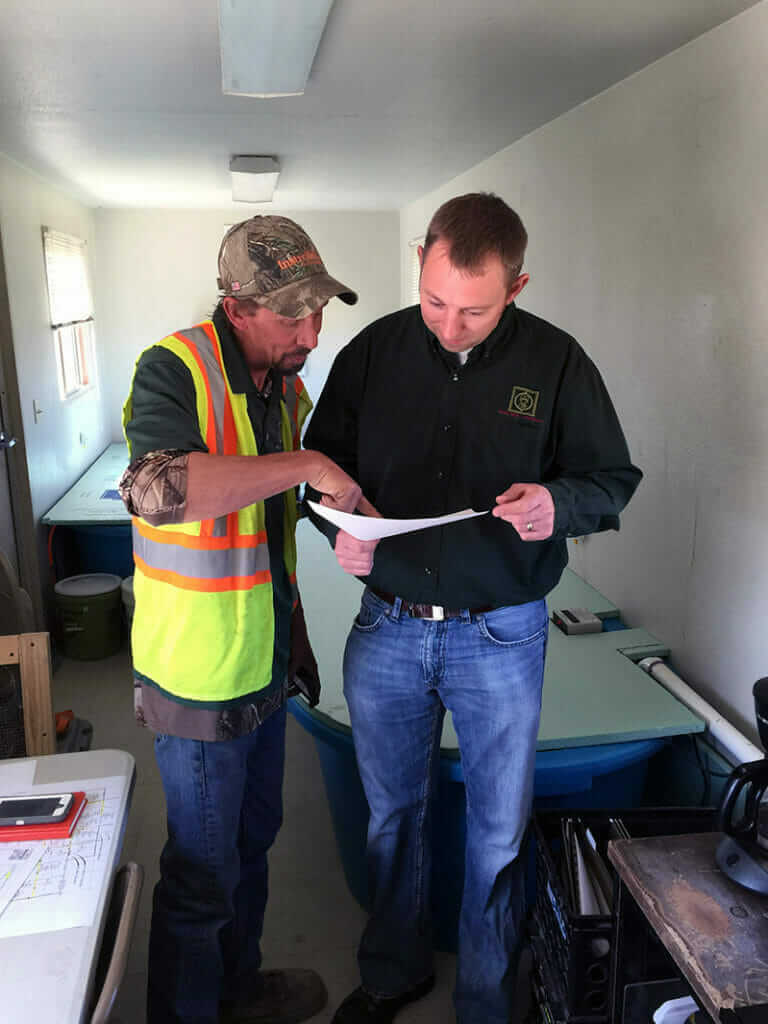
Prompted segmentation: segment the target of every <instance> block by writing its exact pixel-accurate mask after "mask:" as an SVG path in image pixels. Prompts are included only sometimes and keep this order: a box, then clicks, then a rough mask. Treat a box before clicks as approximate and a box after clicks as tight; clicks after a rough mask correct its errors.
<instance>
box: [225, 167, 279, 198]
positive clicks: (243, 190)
mask: <svg viewBox="0 0 768 1024" xmlns="http://www.w3.org/2000/svg"><path fill="white" fill-rule="evenodd" d="M229 170H230V173H231V175H232V199H233V201H234V202H236V203H270V202H272V196H273V194H274V191H275V186H276V185H277V179H278V178H279V177H280V164H279V163H278V161H277V160H276V159H275V158H274V157H273V156H233V157H232V159H231V160H230V161H229Z"/></svg>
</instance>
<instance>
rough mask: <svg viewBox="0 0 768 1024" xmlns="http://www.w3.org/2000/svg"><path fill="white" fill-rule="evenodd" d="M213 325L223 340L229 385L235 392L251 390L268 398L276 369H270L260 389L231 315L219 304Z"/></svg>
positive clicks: (221, 340) (223, 353) (222, 349)
mask: <svg viewBox="0 0 768 1024" xmlns="http://www.w3.org/2000/svg"><path fill="white" fill-rule="evenodd" d="M213 326H214V327H215V328H216V333H217V334H218V336H219V341H220V342H221V355H222V358H223V359H224V370H225V372H226V374H227V379H228V380H229V386H230V387H231V388H232V391H233V392H234V393H235V394H239V395H244V394H246V393H247V392H249V391H255V392H256V393H257V394H260V395H262V396H263V397H265V398H267V397H268V396H269V394H270V392H271V390H272V387H273V386H274V384H275V377H276V374H275V371H274V370H269V372H268V373H267V376H266V378H265V380H264V388H263V389H262V390H261V391H259V389H258V388H257V387H256V385H255V384H254V383H253V378H252V377H251V374H250V371H249V369H248V364H247V363H246V361H245V359H244V357H243V353H242V352H241V350H240V346H239V345H238V343H237V338H236V337H235V334H234V331H233V330H232V325H231V324H230V322H229V317H228V316H227V314H226V313H225V312H224V309H223V308H222V307H221V306H219V307H218V308H217V309H216V311H215V312H214V314H213Z"/></svg>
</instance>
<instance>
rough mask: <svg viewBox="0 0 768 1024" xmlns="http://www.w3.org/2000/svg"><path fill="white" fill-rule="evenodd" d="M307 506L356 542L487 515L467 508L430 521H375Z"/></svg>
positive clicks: (318, 505)
mask: <svg viewBox="0 0 768 1024" xmlns="http://www.w3.org/2000/svg"><path fill="white" fill-rule="evenodd" d="M308 504H309V506H310V508H312V509H313V511H315V512H317V514H318V515H319V516H322V517H323V518H324V519H327V520H328V521H329V522H330V523H333V525H334V526H338V527H339V529H341V530H344V531H345V532H346V533H351V534H352V536H353V537H357V539H358V540H381V538H382V537H394V536H396V535H397V534H399V533H412V532H413V531H414V530H426V529H427V528H428V527H429V526H447V525H448V523H457V522H459V520H461V519H472V518H473V517H474V516H485V515H488V512H487V511H485V512H475V511H474V510H473V509H471V508H467V509H464V511H463V512H451V513H450V514H449V515H447V516H434V517H433V518H431V519H377V518H376V517H375V516H356V515H353V514H352V513H350V512H338V511H337V510H336V509H334V508H326V506H325V505H320V504H319V503H318V502H316V501H310V502H308Z"/></svg>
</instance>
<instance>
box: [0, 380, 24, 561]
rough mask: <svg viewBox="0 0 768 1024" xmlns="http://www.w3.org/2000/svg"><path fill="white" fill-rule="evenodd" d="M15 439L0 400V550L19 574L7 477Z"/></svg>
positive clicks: (2, 391)
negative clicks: (10, 431) (7, 423)
mask: <svg viewBox="0 0 768 1024" xmlns="http://www.w3.org/2000/svg"><path fill="white" fill-rule="evenodd" d="M3 394H5V385H4V383H3V366H2V362H0V395H3ZM15 444H16V439H15V438H14V437H12V436H11V435H10V433H9V432H8V431H7V430H6V429H5V419H4V417H3V407H2V402H0V551H2V552H3V553H4V555H5V557H6V558H7V559H8V561H9V562H10V563H11V565H12V566H13V568H14V571H15V572H16V575H17V576H18V574H19V553H18V551H17V549H16V531H15V529H14V524H13V508H12V506H11V484H10V480H9V477H8V458H9V455H11V454H12V453H13V448H14V447H15Z"/></svg>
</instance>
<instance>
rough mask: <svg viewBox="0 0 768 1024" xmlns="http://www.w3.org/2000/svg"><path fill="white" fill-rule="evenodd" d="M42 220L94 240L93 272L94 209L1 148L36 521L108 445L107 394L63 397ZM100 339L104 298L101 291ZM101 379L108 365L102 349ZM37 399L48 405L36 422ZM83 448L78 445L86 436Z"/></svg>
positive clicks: (3, 213)
mask: <svg viewBox="0 0 768 1024" xmlns="http://www.w3.org/2000/svg"><path fill="white" fill-rule="evenodd" d="M43 225H45V226H47V227H50V228H54V229H56V230H57V231H64V232H66V233H68V234H71V235H77V236H78V237H80V238H84V239H85V240H86V241H87V242H88V247H87V251H88V259H89V264H90V266H91V271H92V270H93V264H94V253H93V245H94V232H93V211H92V210H90V209H88V208H87V207H84V206H82V205H81V204H80V203H77V202H75V201H74V200H72V199H70V198H68V197H67V196H66V195H64V194H63V193H62V192H59V191H58V190H57V189H55V188H52V187H51V186H49V185H47V184H45V183H44V182H43V181H41V180H40V179H39V178H37V177H36V176H35V175H33V174H32V173H30V172H29V171H27V170H25V169H24V168H21V167H19V166H18V164H15V163H13V162H12V161H10V160H8V159H6V158H5V157H4V156H2V154H0V233H2V241H3V255H4V259H5V272H6V276H7V279H8V300H9V305H10V311H11V327H12V331H13V340H14V353H15V357H16V367H17V373H18V383H19V394H20V398H21V408H22V417H23V427H24V437H25V441H26V446H27V463H28V467H29V477H30V488H31V492H32V506H33V512H34V516H35V519H36V520H37V519H39V517H40V516H41V515H43V514H44V513H45V512H47V511H48V509H49V508H50V507H51V505H53V504H54V503H55V502H56V501H57V500H58V499H59V498H60V497H61V495H62V494H63V493H64V492H65V491H66V490H67V489H68V488H69V487H70V486H71V485H72V484H73V483H74V481H75V480H76V479H77V478H78V477H79V476H80V475H81V474H82V473H83V472H84V471H85V469H86V468H87V467H88V466H89V465H90V463H91V462H93V460H94V459H95V458H96V456H97V455H99V454H100V452H101V451H102V450H103V449H104V447H105V446H106V444H107V440H108V436H107V433H106V428H105V423H104V417H103V415H102V409H101V392H100V388H99V387H98V386H97V387H96V388H95V389H93V390H91V391H89V392H87V393H86V394H84V395H82V396H80V397H78V398H74V399H71V400H69V401H67V402H62V400H61V399H60V397H59V390H58V378H57V370H56V356H55V351H54V342H53V334H52V331H51V326H50V323H51V321H50V314H49V311H48V291H47V285H46V280H45V264H44V261H43V240H42V233H41V228H42V227H43ZM96 300H97V301H96V317H97V329H96V345H97V350H98V349H99V328H98V316H99V304H98V296H96ZM97 363H98V370H99V377H103V370H104V364H103V361H102V360H101V358H100V353H99V352H98V351H97ZM33 401H37V403H38V405H39V406H40V407H41V408H42V409H43V415H42V416H41V417H39V419H38V421H37V423H35V420H34V417H33V404H32V403H33ZM81 434H82V435H83V437H84V439H85V447H83V446H82V445H81V443H80V435H81Z"/></svg>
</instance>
